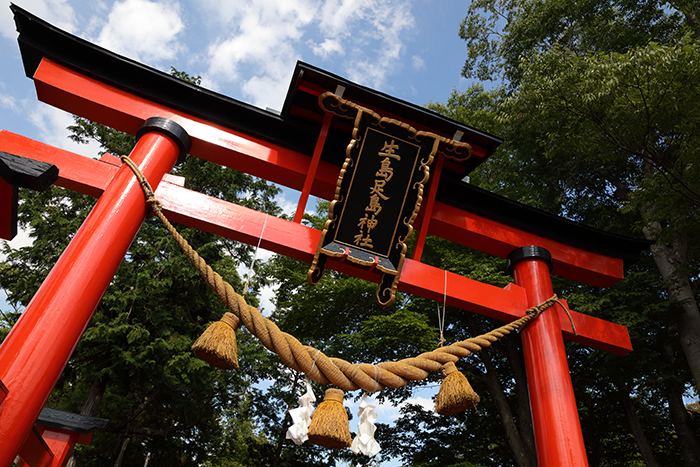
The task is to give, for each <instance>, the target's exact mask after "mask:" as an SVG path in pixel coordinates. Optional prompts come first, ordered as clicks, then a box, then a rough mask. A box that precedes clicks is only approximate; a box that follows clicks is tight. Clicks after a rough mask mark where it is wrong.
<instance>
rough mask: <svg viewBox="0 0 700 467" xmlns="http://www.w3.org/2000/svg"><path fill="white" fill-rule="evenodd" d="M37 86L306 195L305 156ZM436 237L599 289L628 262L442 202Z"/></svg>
mask: <svg viewBox="0 0 700 467" xmlns="http://www.w3.org/2000/svg"><path fill="white" fill-rule="evenodd" d="M34 82H35V86H36V90H37V95H38V97H39V99H40V100H42V101H44V102H46V103H48V104H51V105H53V106H55V107H58V108H61V109H63V110H66V111H68V112H71V113H73V114H76V115H80V116H83V117H85V118H88V119H91V120H94V121H96V122H99V123H102V124H105V125H108V126H110V127H112V128H116V129H118V130H121V131H125V132H127V133H130V134H134V133H135V132H136V130H137V129H138V128H139V127H140V126H141V124H142V123H143V122H144V121H145V120H146V119H148V118H149V117H153V116H161V117H165V118H169V119H172V120H174V121H176V122H177V123H179V124H180V125H181V126H182V127H183V128H184V129H185V130H186V131H187V133H188V134H189V135H190V137H191V138H192V142H193V144H192V149H191V150H190V154H192V155H194V156H197V157H200V158H203V159H207V160H210V161H212V162H215V163H217V164H220V165H224V166H227V167H231V168H233V169H236V170H240V171H242V172H245V173H249V174H251V175H255V176H257V177H261V178H264V179H266V180H269V181H271V182H274V183H277V184H280V185H283V186H287V187H290V188H293V189H295V190H302V188H303V186H304V179H305V176H306V174H307V172H308V169H309V164H310V163H311V157H309V156H308V155H306V154H301V153H299V152H296V151H293V150H290V149H288V148H284V147H282V146H278V145H275V144H274V143H270V142H267V141H263V140H260V139H256V138H254V137H251V136H249V135H245V134H243V133H241V132H237V131H235V130H232V129H229V128H225V127H222V126H217V125H215V124H212V123H210V122H206V121H204V120H202V119H200V118H197V117H193V116H191V115H188V114H185V113H184V112H181V111H178V110H175V109H172V108H169V107H167V106H165V105H162V104H157V103H154V102H151V101H148V100H146V99H144V98H141V97H138V96H134V95H133V94H130V93H128V92H125V91H122V90H119V89H117V88H114V87H112V86H109V85H107V84H105V83H101V82H99V81H97V80H95V79H92V78H89V77H87V76H84V75H81V74H80V73H79V72H76V71H73V70H71V69H69V68H66V67H63V66H61V65H59V64H56V63H54V62H52V61H50V60H48V59H46V58H44V59H43V60H42V62H41V64H40V65H39V67H38V69H37V71H36V73H35V75H34ZM338 172H339V168H338V167H336V166H334V165H332V164H329V163H326V162H324V161H320V163H319V165H318V169H317V172H316V177H315V179H314V182H313V184H312V187H311V194H312V195H314V196H316V197H319V198H323V199H332V197H333V193H334V190H335V185H336V180H337V177H338ZM428 233H429V234H431V235H436V236H439V237H441V238H445V239H447V240H450V241H452V242H455V243H458V244H461V245H466V246H469V247H471V248H475V249H478V250H481V251H484V252H486V253H489V254H492V255H495V256H499V257H502V258H504V257H506V256H507V255H508V254H509V253H510V252H511V251H513V250H515V249H517V248H519V247H522V246H525V245H531V244H537V245H539V246H541V247H544V248H546V249H547V250H549V251H550V253H551V254H552V260H553V263H554V270H553V273H554V274H556V275H559V276H562V277H566V278H569V279H574V280H577V281H580V282H585V283H588V284H591V285H595V286H599V287H609V286H611V285H613V284H614V283H616V282H617V281H619V280H620V279H622V277H623V263H622V260H620V259H616V258H611V257H607V256H604V255H599V254H595V253H591V252H588V251H585V250H582V249H580V248H576V247H572V246H569V245H563V244H561V243H559V242H556V241H553V240H550V239H547V238H543V237H539V236H536V235H532V234H529V233H527V232H523V231H521V230H519V229H516V228H512V227H509V226H506V225H503V224H500V223H498V222H495V221H492V220H490V219H486V218H484V217H481V216H477V215H474V214H471V213H469V212H466V211H463V210H461V209H458V208H454V207H452V206H449V205H446V204H444V203H440V202H436V203H435V206H434V209H433V212H432V219H431V221H430V229H429V232H428Z"/></svg>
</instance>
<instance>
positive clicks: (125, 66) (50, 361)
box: [0, 6, 646, 467]
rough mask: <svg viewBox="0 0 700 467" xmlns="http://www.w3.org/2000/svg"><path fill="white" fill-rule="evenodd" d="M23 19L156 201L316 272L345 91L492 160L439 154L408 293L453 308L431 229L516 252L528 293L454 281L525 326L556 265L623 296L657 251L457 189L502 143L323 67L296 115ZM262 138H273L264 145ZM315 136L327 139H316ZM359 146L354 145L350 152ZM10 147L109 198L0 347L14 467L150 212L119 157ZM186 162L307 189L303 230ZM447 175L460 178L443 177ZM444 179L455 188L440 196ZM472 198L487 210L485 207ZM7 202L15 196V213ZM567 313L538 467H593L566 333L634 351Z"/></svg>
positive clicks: (537, 411) (535, 410)
mask: <svg viewBox="0 0 700 467" xmlns="http://www.w3.org/2000/svg"><path fill="white" fill-rule="evenodd" d="M12 9H13V11H14V12H15V21H16V23H17V25H18V30H19V31H20V33H21V34H20V37H19V42H20V47H21V51H22V56H23V59H24V63H25V70H26V72H27V75H28V76H30V77H32V78H33V80H34V83H35V86H36V89H37V94H38V97H39V99H40V100H42V101H44V102H46V103H49V104H51V105H54V106H56V107H59V108H62V109H64V110H66V111H69V112H72V113H74V114H76V115H80V116H83V117H86V118H89V119H92V120H95V121H97V122H99V123H103V124H105V125H108V126H111V127H113V128H116V129H118V130H122V131H126V132H128V133H131V134H138V135H139V141H138V143H137V145H136V147H135V148H134V150H133V151H132V153H131V155H130V157H131V158H132V160H134V162H135V163H136V164H137V165H138V166H139V167H140V169H141V171H142V172H143V173H144V175H145V176H146V177H147V178H148V179H149V181H150V183H151V184H152V185H153V186H154V187H157V189H156V196H157V197H158V198H159V199H160V200H161V201H162V202H163V205H164V212H165V214H166V215H167V216H168V218H170V219H171V220H172V221H174V222H178V223H182V224H185V225H189V226H193V227H197V228H199V229H202V230H206V231H208V232H212V233H216V234H218V235H222V236H226V237H228V238H232V239H235V240H239V241H243V242H246V243H249V244H256V243H257V241H258V238H260V237H262V247H263V248H266V249H269V250H271V251H275V252H277V253H281V254H285V255H288V256H292V257H294V258H298V259H301V260H304V261H307V262H310V261H311V259H312V258H313V254H314V252H315V250H316V246H317V244H318V241H319V237H320V234H321V233H320V232H319V231H317V230H314V229H311V228H308V227H306V226H304V225H301V223H300V222H301V214H302V213H303V210H304V207H305V205H306V200H307V198H308V196H309V195H310V194H313V195H315V196H319V197H321V198H326V199H329V198H331V197H332V194H333V190H334V188H335V183H336V178H337V173H338V170H339V167H338V165H337V163H335V164H334V162H336V161H334V160H333V156H332V154H333V152H334V150H336V149H337V147H338V143H337V138H336V141H334V140H333V135H335V136H337V135H338V134H343V133H344V132H345V130H346V128H344V126H345V123H344V122H332V118H331V117H330V116H329V115H326V116H319V115H317V114H314V108H313V106H312V105H305V104H304V103H305V102H309V101H311V102H313V101H314V99H315V96H317V95H319V94H321V93H322V92H324V91H327V90H331V91H336V90H342V89H345V90H346V94H345V97H346V98H348V99H356V100H358V101H359V103H361V104H362V105H365V106H368V107H371V106H372V105H371V104H372V103H374V104H375V105H377V106H378V107H376V110H377V111H378V112H380V113H383V114H384V115H387V114H395V115H396V116H397V117H399V118H403V119H404V120H408V121H409V122H410V123H411V124H412V125H413V126H414V127H417V128H419V129H423V128H426V129H428V130H431V131H434V132H436V133H441V134H443V135H444V136H446V137H450V138H451V137H453V136H454V135H455V128H456V131H457V132H458V135H457V137H459V132H461V133H462V134H463V136H462V138H463V140H465V141H467V142H469V143H470V144H472V146H473V147H474V152H475V154H476V155H477V156H478V157H476V158H474V162H470V164H472V165H469V164H467V165H463V166H460V165H456V164H453V163H451V162H450V161H445V160H444V158H442V157H438V159H437V161H436V163H435V167H434V169H433V171H432V181H431V183H430V185H429V186H428V189H427V193H428V195H427V196H426V199H425V200H424V205H423V206H422V208H421V209H422V214H421V217H420V218H419V222H418V225H417V228H418V230H419V234H418V242H417V246H416V248H415V253H414V258H413V259H412V260H411V259H406V262H405V264H404V268H403V272H402V274H401V279H400V283H399V290H402V291H404V292H408V293H412V294H417V295H421V296H423V297H426V298H429V299H433V300H436V301H442V300H443V293H444V285H445V277H446V276H445V271H442V270H440V269H437V268H434V267H431V266H428V265H425V264H422V263H420V255H421V251H422V246H423V242H424V240H425V236H426V235H427V234H428V233H431V234H435V235H438V236H440V237H443V238H447V239H449V240H452V241H455V242H457V243H460V244H465V245H468V246H470V247H472V248H476V249H479V250H481V251H485V252H487V253H491V254H494V255H497V256H500V257H508V258H509V260H510V266H511V269H512V271H513V274H514V277H515V282H516V284H511V285H509V286H508V287H506V288H505V289H499V288H497V287H493V286H490V285H486V284H482V283H479V282H477V281H473V280H470V279H468V278H466V277H462V276H459V275H456V274H452V273H447V294H446V296H447V303H448V304H449V305H451V306H456V307H459V308H462V309H465V310H468V311H472V312H476V313H480V314H484V315H487V316H491V317H494V318H498V319H501V320H504V321H511V320H513V319H515V318H518V317H520V316H521V315H522V313H523V312H524V310H525V309H527V308H530V307H531V306H534V305H537V304H539V303H541V302H543V301H544V300H545V299H547V298H549V297H550V296H551V295H552V294H553V291H552V285H551V279H550V270H552V272H554V273H556V274H558V275H561V276H564V277H567V278H572V279H575V280H578V281H581V282H585V283H588V284H592V285H597V286H610V285H612V284H614V283H615V282H617V281H618V280H620V279H621V278H622V276H623V262H624V260H625V259H633V257H634V256H635V255H636V254H637V253H638V251H639V250H640V249H641V248H643V247H644V246H646V243H644V242H638V241H634V240H630V239H623V238H620V237H616V236H613V235H609V234H605V233H603V232H600V231H595V230H593V229H587V228H585V227H582V226H578V225H575V224H573V223H570V222H568V221H564V220H562V219H559V218H555V217H554V216H548V215H546V214H544V213H542V212H539V211H536V210H533V209H530V208H527V207H525V206H522V205H518V204H517V203H512V202H509V201H508V200H505V199H503V198H500V197H497V196H495V195H492V194H489V193H486V192H483V190H478V189H475V188H473V187H469V186H468V185H466V184H460V183H458V182H455V181H452V182H450V181H449V177H448V176H447V174H450V173H452V174H457V175H458V176H459V177H460V178H461V176H463V175H466V174H467V173H468V172H469V170H471V169H472V168H473V167H474V166H475V165H476V164H478V162H479V159H482V160H483V158H485V157H488V155H489V154H490V153H491V152H493V150H494V149H495V146H497V144H498V143H499V142H500V141H499V140H498V139H497V138H494V137H491V136H490V135H486V134H484V133H481V132H478V131H477V130H474V129H472V128H469V127H465V126H464V125H460V124H458V123H456V122H453V121H449V120H448V119H444V118H442V117H437V116H435V115H433V114H431V115H430V116H429V117H426V114H427V112H426V111H424V110H422V109H419V108H417V107H415V106H411V105H410V104H406V103H404V102H401V101H397V100H395V99H392V98H390V97H388V96H385V95H382V94H380V93H376V92H373V91H371V90H368V89H366V88H362V87H361V86H357V85H354V84H353V83H350V82H347V81H346V80H343V79H342V78H339V77H337V76H333V75H330V74H328V73H325V72H323V71H322V70H318V69H315V68H313V67H310V66H308V65H305V64H298V65H297V69H296V70H295V76H294V80H293V83H292V87H291V89H290V93H289V95H288V98H287V102H286V104H285V109H284V110H283V112H282V115H281V116H277V115H273V114H271V113H269V112H262V111H258V110H253V109H252V108H251V107H250V106H247V105H245V104H241V103H238V102H235V101H232V100H230V99H226V98H224V97H223V96H218V95H215V94H214V93H210V92H208V91H206V90H202V89H201V88H195V87H193V86H190V85H188V84H186V83H184V82H180V81H178V80H175V79H173V78H171V77H168V76H167V75H164V74H162V73H159V72H157V71H155V70H152V69H149V68H147V67H144V66H143V65H140V64H137V63H135V62H133V61H130V60H127V59H124V58H122V57H119V56H116V55H114V54H112V53H110V52H108V51H105V50H103V49H100V48H99V47H96V46H94V45H92V44H89V43H87V42H85V41H82V40H81V39H78V38H75V37H73V36H71V35H69V34H67V33H65V32H63V31H60V30H58V29H56V28H54V27H53V26H51V25H49V24H48V23H45V22H44V21H42V20H40V19H39V18H37V17H35V16H33V15H31V14H29V13H27V12H26V11H24V10H22V9H21V8H18V7H16V6H13V7H12ZM339 86H340V87H339ZM202 102H203V103H202ZM202 109H204V110H202ZM231 111H235V112H241V113H243V114H244V116H243V117H241V119H240V120H239V121H238V122H237V123H236V124H231V123H230V122H229V121H228V120H227V118H228V117H227V116H226V113H227V112H231ZM154 117H155V118H154ZM291 117H294V118H291ZM426 121H427V122H428V123H425V122H426ZM425 125H430V126H425ZM261 131H262V132H263V133H264V132H267V133H265V134H263V135H262V136H260V132H261ZM448 133H449V134H448ZM345 134H348V133H345ZM309 135H314V136H313V138H312V139H311V141H312V142H313V143H312V144H311V145H309V144H308V141H309V139H308V136H309ZM316 135H318V137H316ZM305 138H306V139H305ZM348 139H349V138H347V136H346V137H345V139H344V140H343V141H344V143H341V144H347V140H348ZM190 143H191V147H190ZM341 147H342V146H341ZM0 151H5V152H8V153H12V154H15V155H18V156H23V157H28V158H32V159H36V160H41V161H45V162H50V163H52V164H55V165H56V166H58V168H59V180H58V182H57V184H58V185H61V186H64V187H67V188H69V189H73V190H76V191H80V192H83V193H87V194H90V195H92V196H95V197H99V200H98V202H97V204H96V205H95V208H94V209H93V211H92V213H91V214H90V216H89V217H88V218H87V220H86V221H85V223H84V224H83V226H82V227H81V228H80V230H79V231H78V233H77V234H76V236H75V238H74V239H73V241H72V242H71V244H70V245H69V246H68V248H67V249H66V251H65V252H64V254H63V255H62V257H61V259H60V260H59V261H58V263H57V264H56V265H55V266H54V268H53V270H52V271H51V273H50V274H49V276H48V277H47V279H46V281H45V282H44V284H42V286H41V287H40V289H39V290H38V291H37V293H36V295H35V296H34V298H33V299H32V301H31V303H30V304H29V305H28V306H27V309H26V310H25V312H24V313H23V315H22V317H21V318H20V320H19V321H18V322H17V324H16V325H15V327H14V328H13V329H12V331H11V333H10V334H9V335H8V337H7V338H6V340H5V341H4V342H3V344H2V346H1V347H0V381H2V382H3V383H4V386H5V387H6V390H4V391H0V440H2V443H1V445H0V467H5V466H9V465H11V463H12V461H13V460H14V459H15V456H16V455H17V454H18V453H19V454H20V455H21V454H23V453H24V452H25V451H23V449H27V448H28V447H27V443H33V444H34V445H36V441H37V438H36V436H37V435H36V433H35V432H34V431H33V430H32V426H33V425H34V423H35V421H36V419H37V416H38V415H39V412H40V411H41V409H42V408H43V406H44V404H45V402H46V400H47V399H48V396H49V394H50V392H51V390H52V389H53V386H54V385H55V383H56V381H57V380H58V377H59V376H60V374H61V372H62V371H63V368H64V366H65V365H66V363H67V362H68V359H69V358H70V356H71V354H72V352H73V350H74V348H75V346H76V345H77V342H78V340H79V339H80V336H81V335H82V332H83V331H84V329H85V327H86V326H87V324H88V322H89V320H90V318H91V316H92V313H93V312H94V310H95V308H96V307H97V304H98V302H99V300H100V298H101V297H102V294H103V293H104V291H105V290H106V288H107V286H108V285H109V282H110V281H111V279H112V277H113V274H114V272H115V271H116V269H117V266H118V265H119V263H120V262H121V260H122V259H123V256H124V254H125V253H126V251H127V249H128V247H129V245H130V243H131V241H132V240H133V238H134V236H135V235H136V232H137V230H138V228H139V226H140V225H141V223H142V222H143V219H144V218H145V216H146V213H147V208H146V205H145V201H144V198H143V194H142V193H141V189H140V187H139V186H138V183H137V181H136V179H135V178H134V176H133V174H132V172H131V171H130V169H128V168H127V167H122V166H121V163H120V161H119V160H118V159H117V158H116V157H114V156H110V155H105V156H104V157H102V158H101V159H100V160H99V161H98V160H91V159H87V158H84V157H80V156H77V155H75V154H71V153H69V152H67V151H62V150H59V149H56V148H52V147H50V146H47V145H44V144H42V143H38V142H35V141H32V140H29V139H27V138H24V137H21V136H18V135H15V134H12V133H10V132H7V131H2V132H0ZM185 153H189V154H192V155H194V156H197V157H202V158H205V159H208V160H210V161H213V162H216V163H219V164H221V165H225V166H228V167H231V168H234V169H237V170H241V171H244V172H247V173H250V174H252V175H256V176H259V177H261V178H265V179H267V180H270V181H273V182H275V183H279V184H282V185H286V186H289V187H291V188H295V189H299V190H301V192H302V195H301V199H300V202H299V208H298V210H297V216H296V218H295V221H294V222H290V221H286V220H283V219H279V218H275V217H268V216H267V215H266V214H264V213H260V212H256V211H253V210H250V209H246V208H243V207H241V206H237V205H235V204H232V203H228V202H225V201H222V200H219V199H216V198H212V197H209V196H206V195H203V194H201V193H196V192H193V191H190V190H187V189H185V188H184V187H183V180H182V179H181V178H179V177H174V176H172V175H169V172H170V170H171V169H172V167H173V166H174V164H175V163H176V162H177V160H178V159H179V158H180V157H183V156H184V154H185ZM341 154H343V153H342V152H341ZM441 172H442V173H445V174H446V175H445V178H444V179H443V180H440V175H441ZM453 178H454V177H453ZM438 181H439V182H440V183H438ZM0 185H1V182H0ZM445 185H447V188H448V189H447V190H446V192H441V191H440V190H442V188H441V187H443V186H445ZM455 193H457V195H459V196H455ZM467 195H468V197H466V198H461V197H460V196H467ZM471 199H477V200H479V201H482V202H484V203H485V204H486V206H479V205H476V204H470V203H471V202H472V201H471ZM6 203H7V202H6V201H5V200H3V201H2V203H0V209H3V207H4V206H6ZM504 210H505V211H504ZM0 214H2V213H1V212H0ZM518 216H520V217H523V218H524V219H518ZM542 218H545V219H546V220H547V221H548V222H549V224H548V225H549V226H550V227H545V228H544V230H543V229H542V228H541V227H538V226H532V225H529V224H528V221H529V220H533V219H534V220H535V221H536V223H538V224H541V220H542ZM495 219H498V220H495ZM264 223H265V228H264V233H263V224H264ZM551 226H553V227H551ZM327 267H329V268H332V269H336V270H339V271H342V272H345V273H348V274H352V275H355V276H357V277H362V278H364V279H367V280H372V281H375V282H376V281H377V280H378V274H377V273H376V272H372V271H369V270H366V269H361V268H358V267H356V266H353V265H352V264H348V263H343V262H341V261H334V260H329V262H328V264H327ZM557 308H558V307H557ZM553 310H554V309H552V310H551V311H549V312H547V313H543V314H542V315H541V316H540V317H539V318H538V319H537V320H535V321H534V322H532V323H531V324H530V325H528V326H527V328H526V329H525V330H524V331H523V333H522V336H523V347H524V354H525V361H526V369H527V374H528V387H529V390H530V403H531V407H532V416H533V425H534V430H535V438H536V445H537V454H538V460H539V464H540V465H541V466H550V467H553V466H563V465H566V466H585V465H587V459H586V454H585V447H584V445H583V438H582V435H581V428H580V424H579V420H578V412H577V409H576V402H575V400H574V395H573V388H572V385H571V380H570V376H569V369H568V364H567V361H566V354H565V351H564V340H563V337H566V338H567V339H569V340H573V341H576V342H580V343H583V344H587V345H591V346H593V347H597V348H600V349H604V350H608V351H613V352H616V353H620V354H624V353H627V352H629V351H630V350H631V344H630V340H629V336H628V334H627V330H626V329H625V328H624V327H622V326H619V325H616V324H613V323H608V322H605V321H602V320H599V319H596V318H594V317H591V316H586V315H583V314H580V313H576V312H572V319H573V322H574V324H575V326H576V330H577V335H574V333H573V330H572V327H571V324H570V323H569V319H568V318H567V317H566V315H565V314H564V312H563V311H561V310H557V312H556V313H554V312H552V311H553ZM39 444H41V443H39ZM40 457H41V458H42V459H44V461H42V463H39V464H37V465H62V462H63V459H62V458H61V459H59V458H58V457H55V458H54V457H53V456H52V455H51V451H50V449H48V448H47V453H46V454H45V455H43V456H40ZM25 460H26V459H25Z"/></svg>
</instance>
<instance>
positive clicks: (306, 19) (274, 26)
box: [204, 0, 318, 108]
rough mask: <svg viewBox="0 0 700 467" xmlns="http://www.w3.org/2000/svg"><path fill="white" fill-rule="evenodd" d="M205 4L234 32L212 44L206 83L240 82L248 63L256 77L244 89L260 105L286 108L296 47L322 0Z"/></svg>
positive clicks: (254, 102) (216, 2)
mask: <svg viewBox="0 0 700 467" xmlns="http://www.w3.org/2000/svg"><path fill="white" fill-rule="evenodd" d="M204 5H205V6H206V7H207V8H209V9H211V10H213V11H212V13H213V14H214V16H215V17H216V18H218V22H219V23H221V28H222V30H228V31H230V33H229V34H228V35H227V36H225V37H222V38H220V39H219V40H218V41H217V42H216V43H214V44H212V45H211V46H210V47H209V50H208V53H207V56H208V62H209V68H208V71H207V73H206V74H205V82H206V83H207V84H212V85H213V86H214V87H219V86H220V85H221V84H224V83H232V82H235V81H237V80H239V79H240V76H241V75H242V73H241V70H242V69H243V68H245V70H247V71H248V72H249V74H253V75H254V76H253V77H252V78H250V79H248V80H245V81H243V82H242V83H241V90H242V92H243V94H244V95H245V96H246V97H248V98H250V99H251V100H252V103H253V104H254V105H257V106H259V107H262V108H265V107H272V108H280V107H281V104H282V102H283V100H284V96H285V94H286V89H287V85H288V83H289V78H290V77H289V73H290V71H291V70H292V69H293V68H294V64H295V62H296V59H297V58H298V53H297V51H296V49H295V46H296V45H297V44H299V42H300V41H301V39H302V36H303V35H304V29H305V28H306V27H307V26H308V25H309V24H310V23H311V21H312V20H313V19H314V15H315V13H314V12H315V11H316V10H317V8H318V0H270V1H265V2H256V1H251V0H247V1H240V0H239V1H236V2H219V1H215V2H212V1H205V2H204ZM250 71H252V73H250Z"/></svg>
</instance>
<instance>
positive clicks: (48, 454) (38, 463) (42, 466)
mask: <svg viewBox="0 0 700 467" xmlns="http://www.w3.org/2000/svg"><path fill="white" fill-rule="evenodd" d="M9 447H10V445H3V446H0V454H1V453H2V451H3V448H5V449H7V448H9ZM15 452H16V455H17V456H19V458H20V462H18V464H17V465H19V467H23V466H25V465H28V466H29V467H51V464H52V463H53V458H54V454H53V450H52V449H51V448H50V447H49V445H48V443H47V442H46V441H45V440H44V438H42V437H41V435H40V434H38V433H37V432H35V431H34V430H30V431H29V433H28V435H27V437H26V439H25V440H24V442H23V443H22V445H21V446H20V448H19V449H18V450H15ZM5 465H8V466H9V465H11V464H5Z"/></svg>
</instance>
